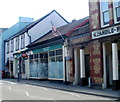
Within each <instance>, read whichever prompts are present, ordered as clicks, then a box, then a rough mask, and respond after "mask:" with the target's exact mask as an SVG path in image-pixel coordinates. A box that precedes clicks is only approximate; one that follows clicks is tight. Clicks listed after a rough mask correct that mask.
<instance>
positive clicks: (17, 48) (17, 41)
mask: <svg viewBox="0 0 120 102" xmlns="http://www.w3.org/2000/svg"><path fill="white" fill-rule="evenodd" d="M16 50H19V37H16Z"/></svg>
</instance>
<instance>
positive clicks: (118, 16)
mask: <svg viewBox="0 0 120 102" xmlns="http://www.w3.org/2000/svg"><path fill="white" fill-rule="evenodd" d="M114 14H115V15H114V18H115V23H118V22H120V0H114Z"/></svg>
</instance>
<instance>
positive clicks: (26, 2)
mask: <svg viewBox="0 0 120 102" xmlns="http://www.w3.org/2000/svg"><path fill="white" fill-rule="evenodd" d="M0 4H1V5H0V28H6V27H10V26H12V25H14V24H15V23H17V22H18V18H19V17H20V16H22V17H33V18H34V20H37V19H39V18H41V17H42V16H44V15H46V14H47V13H49V12H51V11H52V10H56V11H57V12H58V13H60V14H61V15H62V16H63V17H64V18H65V19H66V20H67V21H69V22H71V21H72V20H73V19H76V20H78V19H81V18H83V17H86V16H88V15H89V8H88V0H1V1H0Z"/></svg>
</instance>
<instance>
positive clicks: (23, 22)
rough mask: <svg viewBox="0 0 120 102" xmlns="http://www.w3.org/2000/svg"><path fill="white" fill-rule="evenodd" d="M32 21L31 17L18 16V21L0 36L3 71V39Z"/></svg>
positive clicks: (3, 68) (3, 67)
mask: <svg viewBox="0 0 120 102" xmlns="http://www.w3.org/2000/svg"><path fill="white" fill-rule="evenodd" d="M32 21H33V18H28V17H19V22H18V23H16V24H15V25H13V26H12V27H10V28H8V29H7V30H6V31H5V32H3V34H2V38H1V44H0V46H1V52H0V55H1V60H0V66H1V69H2V70H4V71H5V43H4V41H5V40H6V39H8V38H9V37H11V36H13V35H15V34H16V33H17V32H19V31H20V30H21V29H23V28H24V27H25V26H27V25H28V24H30V23H31V22H32Z"/></svg>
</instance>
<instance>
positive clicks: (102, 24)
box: [100, 0, 110, 28]
mask: <svg viewBox="0 0 120 102" xmlns="http://www.w3.org/2000/svg"><path fill="white" fill-rule="evenodd" d="M106 11H107V10H105V11H102V0H100V21H101V27H102V28H103V27H107V26H109V24H106V25H104V21H103V19H104V18H103V12H106ZM108 13H109V4H108ZM109 21H110V18H109Z"/></svg>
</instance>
